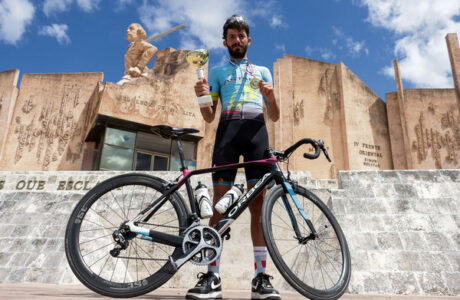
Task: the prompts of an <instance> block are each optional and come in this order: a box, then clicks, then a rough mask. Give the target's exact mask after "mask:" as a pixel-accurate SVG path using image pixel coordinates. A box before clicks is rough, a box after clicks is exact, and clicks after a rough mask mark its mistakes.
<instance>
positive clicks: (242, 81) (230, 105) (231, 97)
mask: <svg viewBox="0 0 460 300" xmlns="http://www.w3.org/2000/svg"><path fill="white" fill-rule="evenodd" d="M253 77H257V78H258V79H262V80H264V81H266V82H269V83H270V84H273V83H272V81H273V79H272V76H271V74H270V71H269V70H268V69H267V68H266V67H262V66H256V65H253V64H251V63H250V62H249V61H248V59H246V58H244V59H243V60H242V61H241V62H238V61H237V60H235V59H231V60H229V61H228V62H227V63H226V64H224V65H222V66H218V67H214V68H212V69H211V71H210V72H209V76H208V84H209V92H210V94H211V96H212V98H213V101H217V100H218V99H219V98H220V99H221V103H222V112H221V115H220V120H221V121H222V120H235V119H236V120H239V119H252V120H259V121H264V118H263V111H264V107H263V102H264V101H267V99H266V98H263V97H262V94H261V93H260V90H259V89H253V88H251V86H250V85H249V82H250V80H251V79H252V78H253Z"/></svg>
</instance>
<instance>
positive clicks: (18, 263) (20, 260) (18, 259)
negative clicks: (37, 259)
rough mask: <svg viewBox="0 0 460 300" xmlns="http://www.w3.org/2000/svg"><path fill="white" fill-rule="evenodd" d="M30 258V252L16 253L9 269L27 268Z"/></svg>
mask: <svg viewBox="0 0 460 300" xmlns="http://www.w3.org/2000/svg"><path fill="white" fill-rule="evenodd" d="M29 257H30V253H29V252H16V253H15V254H14V255H13V257H12V258H11V260H10V263H9V264H8V267H11V268H16V267H26V266H27V261H28V259H29Z"/></svg>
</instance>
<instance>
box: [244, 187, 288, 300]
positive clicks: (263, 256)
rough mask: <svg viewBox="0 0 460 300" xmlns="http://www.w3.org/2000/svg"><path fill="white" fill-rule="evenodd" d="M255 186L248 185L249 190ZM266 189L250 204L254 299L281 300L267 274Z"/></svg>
mask: <svg viewBox="0 0 460 300" xmlns="http://www.w3.org/2000/svg"><path fill="white" fill-rule="evenodd" d="M253 186H254V184H250V185H248V190H249V189H251V188H252V187H253ZM266 191H267V190H266V189H264V190H263V191H262V192H261V193H260V194H259V195H257V197H256V198H255V199H254V200H253V201H252V202H251V204H249V211H250V213H251V237H252V245H253V247H254V268H255V278H254V279H253V280H252V299H270V300H271V299H281V298H280V295H279V293H278V291H277V290H275V289H274V288H273V286H272V285H271V283H270V278H272V277H271V276H270V275H267V274H266V273H265V267H266V260H267V246H266V244H265V240H264V236H263V233H262V205H263V202H264V198H265V193H266Z"/></svg>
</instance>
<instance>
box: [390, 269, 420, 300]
mask: <svg viewBox="0 0 460 300" xmlns="http://www.w3.org/2000/svg"><path fill="white" fill-rule="evenodd" d="M389 276H390V281H391V286H392V294H402V295H417V294H420V293H421V291H420V288H419V285H418V282H417V279H416V277H415V275H414V273H412V272H394V273H390V274H389Z"/></svg>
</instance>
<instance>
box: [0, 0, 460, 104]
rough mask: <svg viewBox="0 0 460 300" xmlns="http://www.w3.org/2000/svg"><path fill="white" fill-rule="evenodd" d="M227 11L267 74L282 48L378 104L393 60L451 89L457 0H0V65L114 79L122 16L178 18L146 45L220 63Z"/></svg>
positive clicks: (152, 25)
mask: <svg viewBox="0 0 460 300" xmlns="http://www.w3.org/2000/svg"><path fill="white" fill-rule="evenodd" d="M198 3H200V6H198ZM234 13H238V14H241V15H243V16H245V17H246V19H247V20H248V22H249V23H250V26H251V34H250V35H251V37H252V39H253V44H252V45H251V46H250V48H249V51H248V57H249V59H250V61H251V62H252V63H254V64H257V65H265V66H267V67H269V68H270V69H271V70H273V62H274V61H276V59H278V58H281V57H282V56H283V54H284V53H286V54H290V55H296V56H301V57H306V58H312V59H316V60H320V61H325V62H329V63H338V62H343V63H344V64H345V65H347V66H348V67H349V68H350V69H351V70H352V71H353V72H354V73H355V74H356V75H357V76H358V77H359V78H360V79H361V80H363V81H364V83H366V84H367V85H368V86H369V87H370V88H371V89H372V90H373V91H374V92H375V93H376V94H377V95H378V96H379V97H380V98H382V99H383V100H384V99H385V93H387V92H392V91H394V90H395V82H394V73H393V68H392V60H393V59H394V58H397V59H398V61H399V65H400V69H401V73H402V76H403V84H404V87H405V88H429V87H434V88H452V87H453V81H452V77H451V76H452V75H451V69H450V63H449V57H448V53H447V48H446V43H445V35H446V34H447V33H451V32H454V33H457V34H459V33H460V1H459V0H438V1H435V0H321V1H320V0H265V1H257V0H256V1H253V0H231V1H227V0H220V1H216V0H214V1H213V0H202V1H190V0H44V1H34V0H0V71H2V70H8V69H13V68H16V69H19V70H20V71H21V73H22V74H23V73H62V72H103V73H104V81H111V82H117V81H118V80H119V79H120V78H121V77H122V75H123V72H124V65H123V56H124V53H125V51H126V48H127V46H128V41H126V39H125V32H126V27H127V26H128V25H129V24H130V23H132V22H139V23H141V24H142V25H143V26H144V28H145V29H146V30H147V35H148V36H152V35H154V34H157V33H160V32H162V31H165V30H167V29H169V28H171V27H174V26H176V25H179V24H186V25H187V27H186V28H184V29H182V30H180V31H178V32H175V33H172V34H170V35H169V36H166V37H163V38H161V39H159V40H157V41H154V42H153V44H154V45H155V46H156V47H157V48H159V49H163V48H166V47H173V48H175V49H192V48H202V47H204V48H208V49H210V51H211V57H210V66H211V67H212V66H214V65H216V64H220V63H222V62H224V61H225V60H226V59H227V51H226V49H224V48H223V46H222V39H221V35H222V25H223V23H224V21H225V19H226V18H227V17H229V16H230V15H232V14H234ZM152 64H153V61H152V62H151V63H150V64H149V66H150V67H151V66H152Z"/></svg>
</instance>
